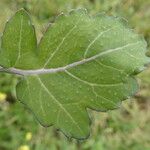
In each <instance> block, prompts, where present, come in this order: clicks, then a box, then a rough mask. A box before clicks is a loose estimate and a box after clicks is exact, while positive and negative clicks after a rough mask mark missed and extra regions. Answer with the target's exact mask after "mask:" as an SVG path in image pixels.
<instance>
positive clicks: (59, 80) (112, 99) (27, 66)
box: [0, 9, 149, 139]
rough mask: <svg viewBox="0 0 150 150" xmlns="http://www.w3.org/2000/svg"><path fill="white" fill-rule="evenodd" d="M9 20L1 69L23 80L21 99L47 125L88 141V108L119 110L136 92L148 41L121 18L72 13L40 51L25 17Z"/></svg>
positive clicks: (47, 35)
mask: <svg viewBox="0 0 150 150" xmlns="http://www.w3.org/2000/svg"><path fill="white" fill-rule="evenodd" d="M22 16H23V17H24V18H25V19H23V20H24V21H23V22H22V23H21V20H22V19H21V18H22ZM11 20H12V21H10V22H9V23H8V24H7V25H6V29H5V32H4V35H3V37H2V53H1V57H2V58H4V59H1V61H0V64H1V66H3V67H4V68H2V69H1V70H2V71H6V72H9V73H16V74H20V75H23V79H22V80H21V81H20V82H19V84H18V85H17V90H16V91H17V98H18V99H19V100H20V101H21V102H22V103H23V104H24V105H26V106H27V108H29V109H30V110H31V111H32V112H33V113H34V115H35V117H36V118H37V119H38V120H39V122H40V123H41V124H42V125H43V126H47V127H48V126H51V125H54V126H55V127H56V128H57V129H59V130H61V131H62V132H64V133H65V134H66V135H67V136H69V137H74V138H78V139H84V138H86V137H88V135H89V132H90V129H89V124H90V119H89V115H88V112H87V108H90V109H93V110H97V111H107V110H111V109H115V108H118V107H119V106H120V104H121V102H122V101H123V100H125V99H127V98H129V97H131V96H132V95H133V94H135V92H136V91H137V89H138V85H137V82H136V80H135V78H134V75H136V74H137V73H139V72H140V71H142V70H143V69H144V64H146V63H148V62H149V58H147V57H146V55H145V53H146V42H145V40H144V39H143V38H142V37H140V36H139V35H137V34H136V33H134V32H133V30H131V29H129V27H128V26H127V25H126V22H125V21H124V20H123V19H119V18H115V17H109V16H106V15H104V14H99V15H97V16H93V17H91V16H89V15H88V14H87V12H86V11H85V10H83V9H81V10H74V11H71V12H70V13H69V14H68V15H60V16H59V17H58V18H57V19H56V21H55V23H54V24H52V25H51V26H50V27H49V28H48V30H47V31H46V33H45V35H44V36H43V38H42V39H41V41H40V43H39V45H38V46H37V45H36V37H35V32H34V29H33V27H32V26H31V22H30V21H29V20H30V19H29V17H28V15H26V12H24V11H23V10H21V11H19V12H17V13H16V15H15V16H14V17H13V19H11ZM21 24H22V29H21V27H20V25H21ZM19 27H20V28H19ZM14 29H16V32H12V31H14ZM21 31H22V32H21ZM19 33H21V36H20V34H19ZM13 36H14V37H15V36H16V39H18V40H15V38H14V39H13V38H12V37H13ZM19 39H20V40H19ZM20 41H21V42H20ZM19 43H20V44H19ZM19 45H20V46H19ZM36 47H37V49H36ZM12 49H13V52H12ZM18 52H19V53H20V56H22V55H23V58H22V57H19V59H18V56H19V55H18V54H19V53H18ZM27 52H28V53H29V56H28V57H29V58H27V57H24V54H26V53H27ZM8 61H9V62H11V63H8Z"/></svg>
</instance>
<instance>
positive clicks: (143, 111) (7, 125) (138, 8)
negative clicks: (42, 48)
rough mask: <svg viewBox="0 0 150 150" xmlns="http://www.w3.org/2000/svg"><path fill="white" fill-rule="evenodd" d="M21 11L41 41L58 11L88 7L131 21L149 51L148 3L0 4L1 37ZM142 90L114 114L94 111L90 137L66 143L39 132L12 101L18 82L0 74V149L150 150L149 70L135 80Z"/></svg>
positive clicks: (23, 0) (39, 0) (4, 0)
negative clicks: (0, 96)
mask: <svg viewBox="0 0 150 150" xmlns="http://www.w3.org/2000/svg"><path fill="white" fill-rule="evenodd" d="M21 7H24V8H25V9H26V10H27V11H29V12H30V13H31V14H32V20H33V22H34V24H35V25H36V31H37V35H38V37H39V39H40V37H41V36H42V34H43V32H44V31H45V29H46V27H47V23H48V22H49V21H51V22H53V21H54V16H57V15H58V14H59V13H60V12H62V11H64V12H66V11H68V10H71V9H73V8H81V7H84V8H87V9H88V11H89V12H90V13H91V14H96V13H98V12H101V11H105V12H106V13H107V14H109V15H116V16H122V17H124V18H126V19H127V20H129V24H130V25H131V27H133V28H135V30H136V32H138V33H140V34H143V35H144V37H145V39H146V40H147V42H148V49H149V47H150V19H149V18H150V0H145V1H144V0H111V1H109V0H80V1H78V0H72V1H70V0H32V1H31V0H11V1H10V0H1V1H0V33H2V31H3V29H4V25H5V23H6V21H7V19H8V18H10V16H11V15H13V14H14V12H15V11H16V10H18V9H19V8H21ZM139 78H140V79H139V84H140V87H141V89H140V91H139V92H138V93H137V94H136V96H135V97H134V98H133V99H130V100H127V101H124V102H123V105H122V106H121V108H120V109H118V110H113V111H109V112H107V113H97V112H94V111H93V112H92V115H91V118H92V121H93V124H92V128H91V136H90V137H89V139H88V140H86V141H76V140H73V139H68V138H67V137H65V136H64V135H63V134H62V133H60V132H57V131H56V130H55V129H54V128H53V127H51V128H43V127H41V126H40V125H39V124H38V123H37V122H36V120H35V119H34V118H33V116H32V115H31V114H30V113H29V112H28V111H27V110H26V109H25V108H24V107H22V105H21V104H20V103H19V102H18V101H16V99H15V98H14V97H15V96H14V95H15V91H14V86H15V84H16V82H17V79H16V77H14V76H11V75H6V74H0V93H5V94H6V95H7V99H6V100H4V101H0V120H1V122H0V150H12V149H13V150H28V149H30V150H59V149H61V150H109V149H111V150H127V149H129V150H149V149H150V135H149V133H150V92H149V91H150V69H147V70H146V71H144V72H143V73H141V74H140V75H139Z"/></svg>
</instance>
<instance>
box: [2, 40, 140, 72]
mask: <svg viewBox="0 0 150 150" xmlns="http://www.w3.org/2000/svg"><path fill="white" fill-rule="evenodd" d="M139 43H140V41H138V42H134V43H129V44H126V45H124V46H121V47H117V48H114V49H109V50H106V51H103V52H101V53H99V54H97V55H94V56H92V57H89V58H86V59H82V60H80V61H77V62H74V63H71V64H68V65H66V66H63V67H58V68H50V69H44V68H42V69H35V70H22V69H16V68H9V69H5V68H2V67H0V71H4V72H9V73H13V74H19V75H38V74H48V73H49V74H50V73H57V72H64V71H65V70H67V69H71V68H74V67H76V66H79V65H82V64H85V63H88V62H90V61H92V60H96V59H97V58H100V57H102V56H104V55H106V54H109V53H113V52H116V51H120V50H123V49H124V48H126V47H129V46H132V45H136V44H139Z"/></svg>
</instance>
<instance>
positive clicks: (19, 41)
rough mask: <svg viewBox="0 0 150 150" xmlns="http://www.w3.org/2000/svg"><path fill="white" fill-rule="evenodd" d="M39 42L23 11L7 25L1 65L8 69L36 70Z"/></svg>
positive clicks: (3, 40)
mask: <svg viewBox="0 0 150 150" xmlns="http://www.w3.org/2000/svg"><path fill="white" fill-rule="evenodd" d="M36 51H37V40H36V35H35V30H34V27H33V25H32V24H31V20H30V18H29V15H28V14H27V13H26V12H25V11H24V10H23V9H22V10H20V11H18V12H17V13H16V14H15V15H14V16H13V17H12V18H11V19H10V20H9V21H8V22H7V24H6V27H5V30H4V33H3V36H2V42H1V54H0V64H1V66H4V67H6V68H10V67H16V68H22V69H30V68H31V69H32V68H35V66H36V63H34V65H32V62H36V57H35V54H36Z"/></svg>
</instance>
